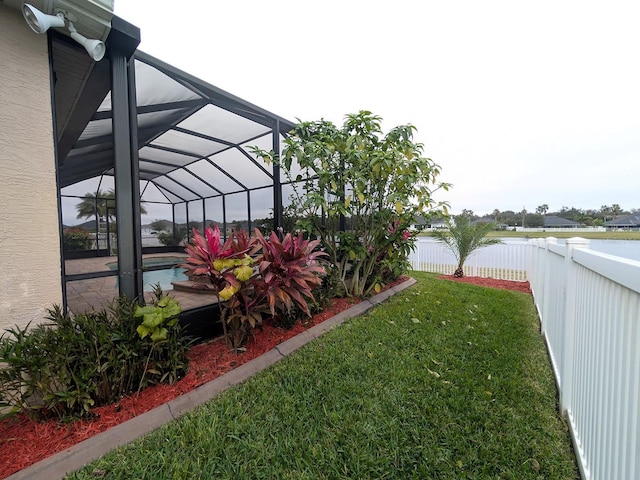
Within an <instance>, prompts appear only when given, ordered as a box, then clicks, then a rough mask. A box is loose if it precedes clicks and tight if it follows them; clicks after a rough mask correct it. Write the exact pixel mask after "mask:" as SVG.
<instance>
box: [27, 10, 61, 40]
mask: <svg viewBox="0 0 640 480" xmlns="http://www.w3.org/2000/svg"><path fill="white" fill-rule="evenodd" d="M22 15H23V16H24V19H25V21H26V22H27V25H29V28H31V30H33V31H34V32H36V33H45V32H46V31H47V30H49V29H50V28H51V27H55V28H60V27H64V14H63V13H62V12H60V13H58V14H57V15H47V14H46V13H42V12H41V11H40V10H38V9H37V8H36V7H34V6H33V5H29V4H28V3H25V4H24V5H22Z"/></svg>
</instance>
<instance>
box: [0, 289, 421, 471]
mask: <svg viewBox="0 0 640 480" xmlns="http://www.w3.org/2000/svg"><path fill="white" fill-rule="evenodd" d="M415 283H416V280H415V279H413V278H409V279H408V280H406V281H405V282H402V283H401V284H399V285H396V286H394V287H392V288H390V289H388V290H385V291H384V292H382V293H379V294H377V295H374V296H373V297H371V298H367V299H364V300H363V301H362V302H360V303H357V304H355V305H354V306H352V307H350V308H348V309H347V310H344V311H342V312H340V313H338V314H337V315H334V316H333V317H331V318H329V319H327V320H325V321H324V322H322V323H320V324H318V325H315V326H313V327H311V328H309V329H308V330H305V331H304V332H302V333H299V334H298V335H296V336H295V337H292V338H290V339H288V340H286V341H284V342H282V343H281V344H279V345H277V346H275V347H274V348H273V349H271V350H269V351H268V352H266V353H264V354H262V355H260V356H259V357H257V358H254V359H253V360H250V361H249V362H247V363H244V364H242V365H240V366H238V367H236V368H234V369H233V370H231V371H230V372H227V373H225V374H224V375H221V376H220V377H218V378H216V379H214V380H211V381H210V382H208V383H205V384H204V385H201V386H199V387H197V388H195V389H194V390H192V391H190V392H188V393H185V394H184V395H180V396H179V397H176V398H174V399H173V400H171V401H169V402H167V403H165V404H163V405H160V406H159V407H156V408H154V409H152V410H149V411H148V412H145V413H143V414H141V415H138V416H137V417H133V418H132V419H130V420H127V421H126V422H123V423H121V424H120V425H116V426H115V427H111V428H110V429H109V430H107V431H105V432H102V433H99V434H97V435H95V436H93V437H91V438H88V439H86V440H84V441H82V442H80V443H78V444H76V445H73V446H72V447H69V448H67V449H65V450H63V451H61V452H58V453H56V454H54V455H51V456H50V457H47V458H45V459H44V460H41V461H40V462H37V463H34V464H33V465H30V466H28V467H27V468H24V469H23V470H20V471H18V472H16V473H14V474H12V475H10V476H8V477H6V478H5V480H26V479H31V478H46V479H49V480H57V479H63V478H64V477H65V476H66V475H68V474H70V473H72V472H74V471H76V470H79V469H80V468H82V467H83V466H85V465H86V464H88V463H90V462H92V461H94V460H97V459H98V458H100V457H102V456H103V455H105V454H106V453H108V452H110V451H111V450H113V449H115V448H118V447H120V446H122V445H126V444H127V443H130V442H132V441H133V440H136V439H137V438H139V437H141V436H143V435H146V434H147V433H149V432H151V431H153V430H156V429H158V428H160V427H162V426H163V425H166V424H167V423H169V422H170V421H172V420H175V419H176V418H178V417H179V416H181V415H183V414H184V413H187V412H188V411H190V410H193V409H194V408H196V407H198V406H200V405H202V404H203V403H205V402H208V401H209V400H211V399H212V398H214V397H215V396H217V395H219V394H220V393H222V392H224V391H225V390H227V389H228V388H229V387H232V386H234V385H237V384H239V383H242V382H244V381H245V380H247V379H248V378H250V377H251V376H253V375H254V374H256V373H258V372H260V371H262V370H264V369H266V368H267V367H270V366H271V365H273V364H275V363H277V362H278V361H280V360H282V359H283V358H285V357H286V356H288V355H289V354H291V353H292V352H294V351H296V350H297V349H299V348H300V347H303V346H304V345H306V344H307V343H309V342H310V341H311V340H314V339H316V338H318V337H319V336H321V335H322V334H324V333H325V332H327V331H329V330H331V329H332V328H334V327H335V326H336V325H340V324H342V323H344V322H345V321H347V320H349V319H351V318H355V317H358V316H360V315H363V314H364V313H366V312H367V311H369V310H370V309H372V308H373V307H375V306H377V305H379V304H381V303H382V302H385V301H386V300H388V299H389V298H390V297H391V296H393V295H395V294H396V293H399V292H401V291H403V290H405V289H406V288H409V287H410V286H412V285H414V284H415Z"/></svg>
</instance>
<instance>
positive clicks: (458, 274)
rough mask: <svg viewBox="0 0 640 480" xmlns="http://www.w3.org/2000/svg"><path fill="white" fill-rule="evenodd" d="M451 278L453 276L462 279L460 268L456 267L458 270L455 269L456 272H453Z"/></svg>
mask: <svg viewBox="0 0 640 480" xmlns="http://www.w3.org/2000/svg"><path fill="white" fill-rule="evenodd" d="M453 276H454V277H455V278H462V277H464V272H463V271H462V267H458V268H456V271H455V272H453Z"/></svg>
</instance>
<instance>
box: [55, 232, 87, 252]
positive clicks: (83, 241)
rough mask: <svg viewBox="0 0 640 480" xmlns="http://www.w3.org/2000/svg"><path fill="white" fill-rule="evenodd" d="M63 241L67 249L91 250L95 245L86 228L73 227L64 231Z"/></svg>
mask: <svg viewBox="0 0 640 480" xmlns="http://www.w3.org/2000/svg"><path fill="white" fill-rule="evenodd" d="M62 242H63V245H64V249H65V250H67V251H75V250H89V249H90V248H91V246H92V245H93V237H92V236H91V234H90V233H89V232H88V231H87V230H85V229H84V228H80V227H71V228H65V230H64V232H62Z"/></svg>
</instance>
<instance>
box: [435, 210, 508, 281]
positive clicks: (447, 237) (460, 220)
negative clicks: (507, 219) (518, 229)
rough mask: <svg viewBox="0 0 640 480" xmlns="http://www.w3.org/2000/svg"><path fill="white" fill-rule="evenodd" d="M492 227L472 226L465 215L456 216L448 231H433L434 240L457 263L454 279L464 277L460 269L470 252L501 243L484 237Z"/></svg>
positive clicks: (490, 225)
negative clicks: (446, 250) (454, 258)
mask: <svg viewBox="0 0 640 480" xmlns="http://www.w3.org/2000/svg"><path fill="white" fill-rule="evenodd" d="M494 226H495V225H494V224H493V223H478V224H476V225H472V224H471V221H470V219H469V217H468V216H467V215H458V216H456V217H454V218H453V225H451V226H450V227H449V229H448V230H434V232H433V236H434V237H435V238H436V240H438V241H439V242H442V243H444V244H445V245H447V247H449V249H451V251H452V252H453V254H454V255H455V257H456V260H457V261H458V265H457V267H456V270H455V272H453V276H454V277H456V278H462V277H464V271H463V270H462V267H463V266H464V262H466V260H467V258H469V255H471V253H472V252H474V251H475V250H477V249H478V248H482V247H488V246H489V245H496V244H498V243H502V240H500V239H499V238H487V236H486V235H487V233H489V232H490V231H491V230H493V228H494Z"/></svg>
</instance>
